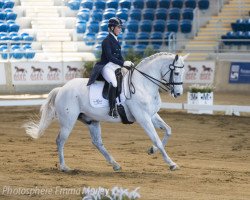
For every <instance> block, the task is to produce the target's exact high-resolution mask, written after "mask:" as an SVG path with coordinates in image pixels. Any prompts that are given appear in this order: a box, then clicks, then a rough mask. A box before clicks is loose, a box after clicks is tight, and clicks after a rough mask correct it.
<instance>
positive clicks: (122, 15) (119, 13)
mask: <svg viewBox="0 0 250 200" xmlns="http://www.w3.org/2000/svg"><path fill="white" fill-rule="evenodd" d="M116 16H117V17H119V18H120V19H121V20H124V21H127V20H128V9H127V8H122V9H119V10H118V11H117V12H116Z"/></svg>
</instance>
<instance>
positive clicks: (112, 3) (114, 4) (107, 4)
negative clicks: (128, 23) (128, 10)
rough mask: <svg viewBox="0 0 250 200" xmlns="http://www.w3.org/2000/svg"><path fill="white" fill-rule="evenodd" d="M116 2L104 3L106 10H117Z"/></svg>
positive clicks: (111, 0) (114, 0)
mask: <svg viewBox="0 0 250 200" xmlns="http://www.w3.org/2000/svg"><path fill="white" fill-rule="evenodd" d="M118 3H119V2H118V0H108V1H107V2H106V8H114V9H116V10H117V9H118Z"/></svg>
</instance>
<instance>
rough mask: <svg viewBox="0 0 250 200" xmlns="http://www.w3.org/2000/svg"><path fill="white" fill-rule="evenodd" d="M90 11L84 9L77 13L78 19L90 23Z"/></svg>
mask: <svg viewBox="0 0 250 200" xmlns="http://www.w3.org/2000/svg"><path fill="white" fill-rule="evenodd" d="M89 16H90V10H89V9H88V8H83V9H81V10H80V11H79V12H78V13H77V19H79V20H80V21H86V22H87V21H89Z"/></svg>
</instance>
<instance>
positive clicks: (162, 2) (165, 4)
mask: <svg viewBox="0 0 250 200" xmlns="http://www.w3.org/2000/svg"><path fill="white" fill-rule="evenodd" d="M169 7H170V0H159V8H167V9H168V8H169Z"/></svg>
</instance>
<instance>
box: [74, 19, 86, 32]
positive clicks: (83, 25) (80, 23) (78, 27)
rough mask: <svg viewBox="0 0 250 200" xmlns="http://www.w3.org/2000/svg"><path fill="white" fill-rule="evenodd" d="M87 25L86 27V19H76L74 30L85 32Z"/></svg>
mask: <svg viewBox="0 0 250 200" xmlns="http://www.w3.org/2000/svg"><path fill="white" fill-rule="evenodd" d="M86 29H87V27H86V21H84V20H83V21H78V22H77V24H76V32H77V33H85V31H86Z"/></svg>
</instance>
